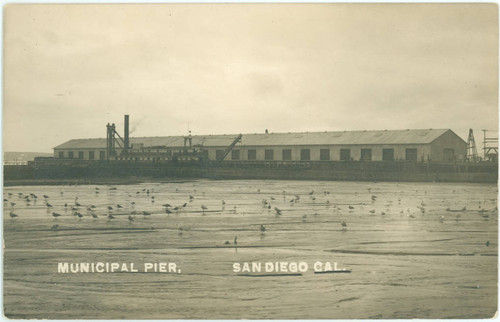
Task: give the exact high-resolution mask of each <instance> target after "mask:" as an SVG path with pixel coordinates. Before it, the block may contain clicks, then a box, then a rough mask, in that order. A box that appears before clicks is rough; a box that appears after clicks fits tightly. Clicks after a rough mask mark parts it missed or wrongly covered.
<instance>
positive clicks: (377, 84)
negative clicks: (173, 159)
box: [3, 4, 498, 152]
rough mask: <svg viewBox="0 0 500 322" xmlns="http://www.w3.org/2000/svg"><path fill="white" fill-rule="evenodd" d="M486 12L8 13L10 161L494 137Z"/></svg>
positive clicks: (126, 8) (192, 8)
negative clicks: (205, 139)
mask: <svg viewBox="0 0 500 322" xmlns="http://www.w3.org/2000/svg"><path fill="white" fill-rule="evenodd" d="M497 10H498V9H497V6H496V5H495V4H402V5H401V4H203V5H200V4H154V5H145V4H142V5H131V4H128V5H117V4H114V5H90V4H87V5H85V4H84V5H61V4H59V5H56V4H52V5H7V6H6V7H5V12H4V43H3V46H4V80H3V89H4V102H3V103H4V104H3V141H4V142H3V143H4V151H37V152H51V151H52V148H53V147H54V146H57V145H59V144H61V143H64V142H65V141H67V140H69V139H74V138H90V137H105V135H106V134H105V133H106V132H105V131H106V128H105V125H106V123H108V122H114V123H116V124H117V126H118V129H119V132H120V133H121V132H122V131H123V130H122V128H123V115H124V114H129V115H130V120H131V129H132V130H133V133H132V134H131V135H132V136H166V135H185V134H186V133H187V131H188V128H189V129H190V130H191V131H192V133H193V134H233V133H259V132H264V130H265V129H269V131H270V132H296V131H336V130H364V129H367V130H370V129H371V130H377V129H382V130H383V129H407V128H416V129H420V128H451V129H452V130H454V131H455V132H456V133H457V134H458V135H459V136H461V137H462V138H463V139H464V140H467V133H468V129H469V128H473V129H474V131H475V136H476V142H477V143H478V145H480V141H481V140H482V139H481V138H482V132H481V129H491V130H496V129H497V128H498V50H497V48H498V12H497Z"/></svg>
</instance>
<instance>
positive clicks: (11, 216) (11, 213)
mask: <svg viewBox="0 0 500 322" xmlns="http://www.w3.org/2000/svg"><path fill="white" fill-rule="evenodd" d="M9 216H10V218H12V219H14V218H15V217H18V216H17V215H16V214H15V213H13V212H12V211H11V212H10V213H9Z"/></svg>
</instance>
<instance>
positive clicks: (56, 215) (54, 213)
mask: <svg viewBox="0 0 500 322" xmlns="http://www.w3.org/2000/svg"><path fill="white" fill-rule="evenodd" d="M52 216H54V217H55V218H57V217H60V216H61V214H58V213H57V212H53V213H52Z"/></svg>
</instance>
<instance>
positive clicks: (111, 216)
mask: <svg viewBox="0 0 500 322" xmlns="http://www.w3.org/2000/svg"><path fill="white" fill-rule="evenodd" d="M101 189H105V188H103V187H101V188H99V187H95V188H94V191H93V194H94V195H95V198H98V197H99V195H100V194H101ZM117 189H118V188H117V187H108V190H109V191H114V190H117ZM367 190H368V193H365V194H364V195H366V194H367V195H368V196H369V198H366V197H364V196H363V197H362V198H357V199H361V200H365V202H361V203H356V204H354V203H353V204H341V203H335V202H333V201H332V202H330V199H332V200H333V199H334V198H330V192H329V191H323V192H321V193H316V192H315V191H314V190H312V191H310V192H308V193H305V194H304V193H303V194H302V196H301V194H297V193H290V192H287V191H283V193H282V199H283V200H282V201H279V199H280V198H279V197H278V196H277V194H274V195H273V196H270V197H269V198H267V199H262V207H263V208H264V209H267V211H268V212H269V213H274V214H275V216H276V217H281V216H284V215H286V214H287V213H288V212H289V210H290V209H292V208H290V207H294V205H296V204H298V203H304V204H305V205H308V206H311V208H312V207H317V206H321V205H323V206H325V207H327V208H333V210H334V211H335V212H336V213H337V214H338V215H339V224H340V227H341V228H340V229H341V230H342V231H347V226H348V224H347V221H346V217H348V214H349V213H353V212H355V211H366V208H372V209H370V210H368V213H369V214H376V213H377V212H379V213H380V215H381V216H385V215H386V214H388V213H390V212H391V210H392V209H394V208H395V207H393V206H395V202H394V201H392V200H388V201H387V203H386V204H385V205H383V206H384V207H385V211H380V210H378V211H377V210H376V208H378V209H380V208H381V207H380V205H377V207H375V204H376V203H377V199H378V196H377V195H375V194H373V193H372V192H371V188H368V189H367ZM175 191H176V192H179V190H178V189H176V190H175ZM194 192H196V189H194ZM257 193H258V194H261V192H260V189H258V190H257ZM193 194H195V193H193ZM321 194H322V195H323V196H322V197H320V195H321ZM127 195H128V198H126V199H127V200H123V201H122V203H119V204H115V205H101V206H95V205H94V204H87V205H82V204H81V202H80V200H79V197H78V196H75V197H74V199H73V201H72V202H69V203H68V202H67V201H66V202H65V203H64V204H63V205H61V204H58V205H55V204H53V203H51V198H50V196H48V195H46V194H44V195H43V196H42V198H43V203H44V206H45V208H46V209H47V212H49V213H50V212H51V214H52V217H53V218H54V219H55V220H56V219H58V218H59V217H62V216H65V215H66V216H67V212H71V215H72V216H74V217H77V218H78V219H79V220H81V219H82V218H84V217H85V216H89V217H92V218H93V219H98V218H99V217H100V216H105V217H106V218H107V219H108V220H109V221H111V220H115V219H116V218H117V216H118V215H125V216H127V219H128V221H129V222H130V223H133V222H135V221H136V220H137V216H142V217H143V218H148V217H150V216H151V215H152V214H153V213H155V214H157V213H166V214H168V215H169V214H180V213H182V212H184V211H185V209H186V208H188V206H189V211H190V212H195V210H193V208H195V207H192V206H191V205H192V203H193V201H194V200H195V196H193V195H192V194H190V195H188V196H186V197H185V201H184V202H180V203H179V202H178V205H172V204H170V203H164V204H162V205H161V209H162V210H161V211H158V212H156V211H155V212H151V211H146V210H137V209H136V207H135V206H136V201H138V199H137V198H138V197H145V198H146V200H148V203H150V204H151V205H154V204H155V202H156V200H155V195H156V193H155V191H154V188H151V189H148V188H144V189H141V190H138V191H136V192H135V193H130V192H129V193H128V194H127ZM203 195H204V193H203ZM355 195H358V193H357V192H355ZM71 198H72V197H71ZM38 199H39V197H38V196H37V195H36V194H34V193H23V192H18V193H17V199H16V196H15V195H14V194H13V193H12V192H7V193H6V194H5V193H4V200H3V201H4V209H5V208H6V207H8V206H9V205H10V209H11V210H10V212H9V216H10V218H11V219H13V220H14V219H15V218H16V217H18V214H16V213H15V212H14V211H15V207H16V205H17V204H18V203H20V202H21V203H22V202H24V203H25V204H26V206H27V207H29V206H39V205H40V203H39V202H38ZM40 199H41V198H40ZM61 199H64V200H68V199H66V198H64V192H63V191H60V198H59V199H58V200H61ZM325 199H326V200H325ZM320 200H321V201H320ZM397 204H398V206H399V208H400V214H401V215H403V214H406V216H407V217H408V218H417V214H418V212H417V211H415V209H410V208H407V209H406V211H405V210H404V209H402V206H401V198H400V197H399V198H397ZM441 204H442V205H444V206H446V205H447V201H446V200H444V199H443V200H442V202H441ZM54 206H56V208H57V209H61V210H62V211H64V215H63V214H61V211H60V212H56V211H52V209H54ZM198 206H199V208H198V209H200V210H201V211H199V212H201V213H202V215H205V214H206V212H208V211H209V209H208V207H207V206H206V205H205V204H201V205H199V204H198ZM341 206H342V207H341ZM343 206H346V207H345V208H343ZM426 206H427V204H426V202H424V200H421V202H420V203H419V204H418V205H416V209H419V211H420V214H421V215H425V214H426V212H427V208H426ZM157 208H158V209H160V208H159V207H157ZM225 208H226V202H225V200H221V201H220V209H216V210H213V212H214V213H221V212H223V211H224V210H225ZM236 210H237V207H236V206H234V207H233V209H232V212H234V213H236ZM466 210H467V208H466V207H462V208H457V209H452V208H451V207H448V208H446V212H450V213H455V220H459V218H460V217H461V215H462V214H463V213H464V212H466ZM346 211H347V212H348V214H346ZM477 211H478V213H479V214H480V215H481V216H482V217H483V218H488V217H489V216H490V211H488V210H486V209H484V208H482V203H481V201H479V202H478V210H477ZM497 211H498V209H497V208H496V207H495V209H494V210H493V213H497ZM98 213H99V214H98ZM392 213H394V212H392ZM315 215H317V213H315ZM445 219H446V217H445V215H444V214H440V215H439V217H438V221H439V222H440V223H443V222H444V221H445ZM302 221H303V222H306V221H307V214H303V215H302ZM259 225H260V228H259V230H260V232H261V234H264V233H265V232H266V227H265V225H264V224H258V225H257V226H258V227H259ZM58 227H59V225H57V224H56V225H54V226H52V228H51V229H52V230H57V229H58ZM178 229H179V234H182V231H183V228H182V226H179V227H178ZM226 244H229V241H226ZM233 244H235V245H236V244H237V236H236V237H235V238H234V241H233Z"/></svg>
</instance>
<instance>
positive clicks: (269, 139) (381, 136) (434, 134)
mask: <svg viewBox="0 0 500 322" xmlns="http://www.w3.org/2000/svg"><path fill="white" fill-rule="evenodd" d="M447 131H451V130H449V129H427V130H384V131H343V132H298V133H297V132H296V133H258V134H243V138H242V140H241V143H239V144H238V145H239V146H276V145H360V144H363V145H370V144H428V143H431V142H432V141H434V140H435V139H437V138H438V137H440V136H441V135H443V134H444V133H446V132H447ZM237 136H238V135H237V134H224V135H194V136H192V143H193V145H202V146H205V147H226V146H228V145H230V144H231V142H233V140H234V139H235V138H236V137H237ZM130 143H131V144H137V143H142V144H143V145H144V147H150V146H151V147H153V146H168V147H174V148H175V147H183V146H184V136H155V137H135V138H130ZM90 148H96V149H103V148H106V139H103V138H99V139H74V140H70V141H67V142H65V143H63V144H61V145H58V146H56V147H55V148H54V149H90Z"/></svg>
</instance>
